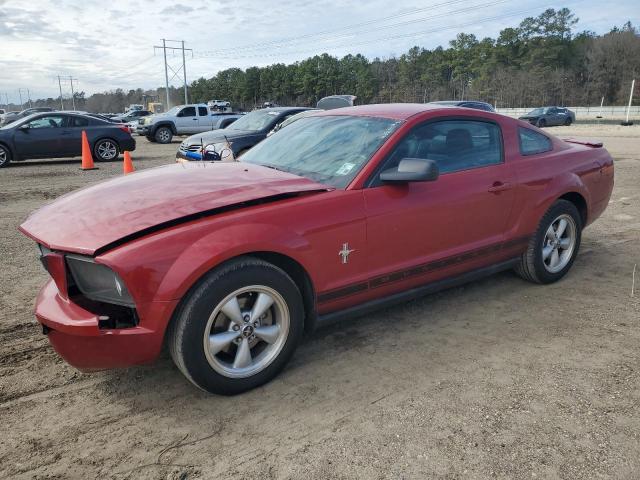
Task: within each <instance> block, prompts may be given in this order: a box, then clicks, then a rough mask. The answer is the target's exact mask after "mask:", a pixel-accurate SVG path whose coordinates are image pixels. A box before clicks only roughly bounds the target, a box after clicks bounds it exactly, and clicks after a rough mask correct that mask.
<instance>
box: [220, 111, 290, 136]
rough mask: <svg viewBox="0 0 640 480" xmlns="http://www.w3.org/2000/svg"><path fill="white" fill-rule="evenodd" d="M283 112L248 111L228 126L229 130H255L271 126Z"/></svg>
mask: <svg viewBox="0 0 640 480" xmlns="http://www.w3.org/2000/svg"><path fill="white" fill-rule="evenodd" d="M281 113H282V112H278V111H274V110H256V111H255V112H251V113H247V114H246V115H245V116H243V117H242V118H239V119H238V120H236V121H235V122H233V123H232V124H231V125H229V126H228V127H227V130H248V131H251V132H255V131H257V130H262V129H264V128H265V127H267V126H269V125H270V124H271V123H272V122H273V121H274V120H275V119H276V117H278V116H279V115H280V114H281Z"/></svg>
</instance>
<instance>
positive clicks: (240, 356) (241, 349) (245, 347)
mask: <svg viewBox="0 0 640 480" xmlns="http://www.w3.org/2000/svg"><path fill="white" fill-rule="evenodd" d="M251 361H252V358H251V349H250V348H249V340H247V339H246V338H243V339H242V342H241V343H240V345H239V346H238V351H237V352H236V358H235V360H234V361H233V368H246V367H248V366H249V365H251Z"/></svg>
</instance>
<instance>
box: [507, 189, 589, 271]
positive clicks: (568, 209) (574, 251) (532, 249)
mask: <svg viewBox="0 0 640 480" xmlns="http://www.w3.org/2000/svg"><path fill="white" fill-rule="evenodd" d="M562 221H564V222H566V224H565V227H564V229H563V231H562V233H561V234H560V236H559V238H560V240H558V237H557V236H556V235H555V233H556V232H557V228H556V227H557V226H559V223H560V222H562ZM551 230H553V234H552V233H551ZM581 239H582V219H581V217H580V212H578V209H577V208H576V206H575V205H574V204H573V203H571V202H569V201H567V200H557V201H556V202H555V203H554V204H553V205H551V207H550V208H549V210H547V213H545V214H544V216H543V217H542V220H540V224H539V226H538V229H537V231H536V233H535V234H534V235H533V237H531V239H530V240H529V245H528V247H527V251H526V252H525V253H523V254H522V257H521V259H520V263H519V265H518V266H516V268H515V271H516V273H517V274H518V275H519V276H520V277H522V278H524V279H525V280H528V281H530V282H534V283H542V284H545V283H553V282H556V281H558V280H560V279H561V278H562V277H564V276H565V275H566V273H567V272H568V271H569V269H570V268H571V266H572V265H573V262H574V260H575V258H576V256H577V255H578V250H579V249H580V241H581ZM566 240H568V241H566ZM563 244H564V245H565V246H563ZM556 252H557V256H556ZM554 259H555V260H558V263H556V262H555V261H554Z"/></svg>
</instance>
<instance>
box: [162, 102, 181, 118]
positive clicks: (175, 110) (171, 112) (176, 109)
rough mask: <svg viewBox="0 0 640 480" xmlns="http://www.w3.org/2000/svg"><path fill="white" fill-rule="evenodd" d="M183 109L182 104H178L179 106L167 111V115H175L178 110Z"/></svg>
mask: <svg viewBox="0 0 640 480" xmlns="http://www.w3.org/2000/svg"><path fill="white" fill-rule="evenodd" d="M181 109H182V106H181V105H180V106H177V107H173V108H171V109H169V110H167V111H166V113H165V115H168V116H169V117H175V116H176V115H177V114H178V111H180V110H181Z"/></svg>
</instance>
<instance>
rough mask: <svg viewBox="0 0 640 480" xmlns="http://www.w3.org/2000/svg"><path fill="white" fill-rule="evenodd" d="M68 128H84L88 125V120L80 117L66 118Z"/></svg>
mask: <svg viewBox="0 0 640 480" xmlns="http://www.w3.org/2000/svg"><path fill="white" fill-rule="evenodd" d="M68 118H69V122H68V123H69V126H70V127H86V126H87V125H89V120H87V119H86V118H82V117H68Z"/></svg>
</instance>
